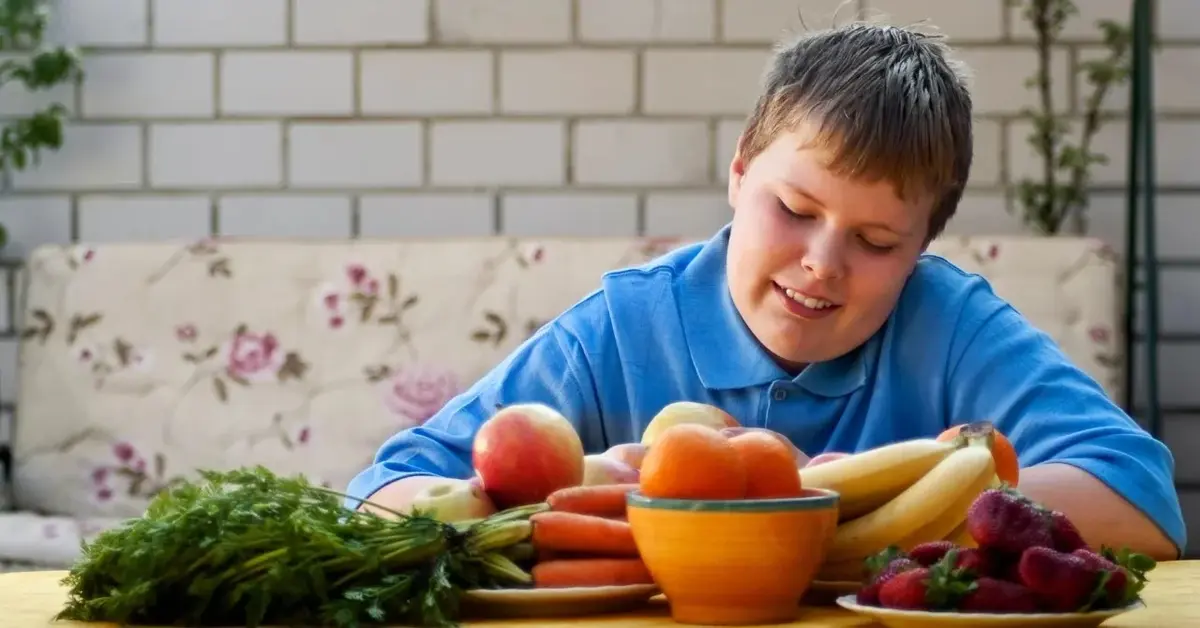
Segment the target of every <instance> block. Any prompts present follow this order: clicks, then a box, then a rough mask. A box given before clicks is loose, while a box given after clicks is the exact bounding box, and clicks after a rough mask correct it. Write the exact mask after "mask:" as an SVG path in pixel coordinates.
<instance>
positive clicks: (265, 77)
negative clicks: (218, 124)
mask: <svg viewBox="0 0 1200 628" xmlns="http://www.w3.org/2000/svg"><path fill="white" fill-rule="evenodd" d="M353 110H354V59H353V56H352V53H350V52H340V51H339V52H239V53H233V52H230V53H226V54H224V55H223V56H222V57H221V112H222V113H224V114H232V115H238V114H279V115H321V114H326V115H346V114H349V113H351V112H352V111H353Z"/></svg>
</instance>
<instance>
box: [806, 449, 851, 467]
mask: <svg viewBox="0 0 1200 628" xmlns="http://www.w3.org/2000/svg"><path fill="white" fill-rule="evenodd" d="M849 455H850V454H843V453H839V452H835V451H830V452H826V453H823V454H818V455H816V456H813V458H812V459H811V460H809V461H808V464H807V465H805V466H807V467H815V466H817V465H819V464H824V463H826V462H833V461H834V460H837V459H839V458H845V457H846V456H849Z"/></svg>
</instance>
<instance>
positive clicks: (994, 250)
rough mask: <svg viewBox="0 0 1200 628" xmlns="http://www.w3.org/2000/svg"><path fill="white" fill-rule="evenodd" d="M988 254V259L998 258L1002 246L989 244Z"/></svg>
mask: <svg viewBox="0 0 1200 628" xmlns="http://www.w3.org/2000/svg"><path fill="white" fill-rule="evenodd" d="M987 256H988V259H996V258H997V257H999V256H1000V246H999V245H996V244H993V245H991V246H989V247H988V252H987Z"/></svg>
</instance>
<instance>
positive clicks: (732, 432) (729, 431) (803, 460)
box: [721, 427, 809, 467]
mask: <svg viewBox="0 0 1200 628" xmlns="http://www.w3.org/2000/svg"><path fill="white" fill-rule="evenodd" d="M747 432H765V433H767V434H770V435H771V436H774V437H775V438H778V439H779V440H780V441H783V444H785V445H787V446H788V447H790V448H791V450H792V453H793V454H794V455H795V456H796V466H797V467H803V466H805V465H807V464H808V462H809V458H808V454H806V453H804V452H803V451H800V448H799V447H796V446H795V445H793V444H792V441H790V440H788V437H787V436H784V435H783V434H780V433H779V432H775V431H772V430H768V429H766V428H763V427H727V428H724V429H722V430H721V434H723V435H724V436H725V437H726V438H732V437H734V436H737V435H738V434H745V433H747Z"/></svg>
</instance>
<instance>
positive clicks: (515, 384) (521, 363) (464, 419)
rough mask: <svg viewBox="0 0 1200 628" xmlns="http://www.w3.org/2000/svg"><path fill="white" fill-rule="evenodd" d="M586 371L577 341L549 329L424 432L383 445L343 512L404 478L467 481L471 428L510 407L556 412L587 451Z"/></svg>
mask: <svg viewBox="0 0 1200 628" xmlns="http://www.w3.org/2000/svg"><path fill="white" fill-rule="evenodd" d="M587 364H588V363H587V360H586V359H584V353H583V348H582V346H581V344H580V342H579V340H578V339H577V338H576V337H575V336H573V335H572V334H570V333H569V332H567V331H566V330H564V329H563V327H562V326H561V325H560V324H559V323H558V322H551V323H550V324H548V325H546V326H545V327H543V328H542V329H541V330H539V331H538V332H536V333H535V334H534V335H533V336H532V337H530V338H529V339H528V340H526V341H525V342H524V343H523V344H522V345H521V346H520V347H518V348H517V349H516V350H515V351H514V352H513V353H512V354H510V355H509V356H508V357H507V358H506V359H505V360H504V361H503V362H501V363H500V364H499V365H497V366H496V367H495V368H493V369H492V370H491V371H490V372H488V373H487V374H486V375H484V377H483V378H481V379H480V380H479V381H478V382H476V383H475V384H474V385H473V386H472V387H471V388H470V389H468V390H467V391H465V392H463V393H461V394H459V395H458V396H456V397H455V398H454V399H452V400H450V401H449V402H448V403H447V404H446V405H445V406H444V407H443V408H442V409H441V410H440V411H438V412H437V413H436V414H435V415H434V416H432V417H431V418H430V419H429V420H428V421H426V422H425V423H424V424H422V425H420V426H417V427H413V428H409V429H406V430H404V431H402V432H400V433H398V434H395V435H394V436H392V437H391V438H389V439H388V440H387V441H386V442H385V443H384V444H383V446H382V447H380V449H379V451H378V452H377V453H376V455H375V459H374V461H373V463H372V464H371V465H370V466H369V467H367V468H366V469H365V470H363V471H362V472H360V473H359V474H358V475H357V476H355V477H354V479H352V480H351V481H350V485H349V488H348V490H347V491H346V492H347V494H348V495H350V497H349V498H347V499H346V500H345V504H346V506H347V507H348V508H357V507H358V505H359V504H360V503H361V502H360V501H359V500H362V499H369V498H370V496H371V495H372V494H373V493H375V492H376V491H378V490H379V489H380V488H383V486H385V485H387V484H389V483H391V482H395V481H396V480H399V479H402V478H406V477H410V476H416V475H424V476H435V477H447V478H461V479H465V478H469V477H471V476H472V475H473V474H474V470H473V467H472V464H471V446H472V443H473V442H474V440H475V434H476V432H477V431H478V430H479V426H480V425H482V424H483V422H484V421H485V420H487V419H488V418H489V417H490V416H491V415H492V414H494V413H495V412H496V410H497V409H498V408H500V407H503V406H507V405H512V404H515V403H544V404H546V405H548V406H550V407H552V408H554V409H555V410H558V411H559V412H560V413H561V414H562V415H563V416H564V417H566V418H567V420H569V421H570V422H571V423H572V424H573V425H574V427H575V429H576V431H577V432H579V434H580V437H581V439H582V440H583V443H584V447H585V448H588V446H589V444H591V443H589V441H592V442H594V441H595V440H596V437H595V436H593V435H592V434H591V432H594V431H596V430H590V428H593V427H595V426H597V424H598V423H599V416H598V415H599V413H598V411H597V406H598V404H597V402H596V398H595V395H594V394H592V393H591V391H592V390H593V388H592V385H591V381H592V379H591V372H590V369H588V366H587ZM585 428H588V429H585ZM589 430H590V431H589Z"/></svg>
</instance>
